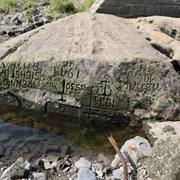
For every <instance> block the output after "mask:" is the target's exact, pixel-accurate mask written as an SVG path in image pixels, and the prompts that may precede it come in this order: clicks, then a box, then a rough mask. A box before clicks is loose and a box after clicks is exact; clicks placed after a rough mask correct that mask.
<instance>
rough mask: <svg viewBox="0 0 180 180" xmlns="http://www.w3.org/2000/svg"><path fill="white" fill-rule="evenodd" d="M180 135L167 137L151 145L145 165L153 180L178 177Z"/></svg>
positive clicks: (179, 177)
mask: <svg viewBox="0 0 180 180" xmlns="http://www.w3.org/2000/svg"><path fill="white" fill-rule="evenodd" d="M179 142H180V137H179V136H175V137H172V136H171V137H168V138H167V139H166V140H161V141H160V142H159V143H158V144H156V145H155V146H154V147H153V152H152V154H151V155H150V156H149V158H148V160H147V163H146V166H147V172H148V174H149V176H150V178H151V179H153V180H177V179H180V147H179V146H178V144H179Z"/></svg>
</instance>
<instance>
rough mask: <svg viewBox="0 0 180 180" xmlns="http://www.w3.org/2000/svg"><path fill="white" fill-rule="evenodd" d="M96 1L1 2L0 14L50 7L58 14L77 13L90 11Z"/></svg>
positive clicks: (22, 0) (18, 0)
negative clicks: (19, 8) (21, 8)
mask: <svg viewBox="0 0 180 180" xmlns="http://www.w3.org/2000/svg"><path fill="white" fill-rule="evenodd" d="M94 1H95V0H43V1H39V0H1V2H0V12H3V13H4V12H7V11H9V12H14V11H15V10H16V9H17V8H18V7H17V4H19V6H21V7H25V9H26V8H27V9H28V8H31V7H32V6H34V7H39V6H44V5H50V7H51V9H52V11H56V12H57V13H70V12H71V13H76V12H82V11H86V10H88V9H89V7H90V6H91V5H92V4H93V2H94Z"/></svg>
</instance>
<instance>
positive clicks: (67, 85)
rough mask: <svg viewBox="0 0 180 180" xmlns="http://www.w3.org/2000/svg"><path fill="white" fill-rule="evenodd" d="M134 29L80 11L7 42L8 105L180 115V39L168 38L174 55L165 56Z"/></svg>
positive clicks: (123, 115) (110, 115)
mask: <svg viewBox="0 0 180 180" xmlns="http://www.w3.org/2000/svg"><path fill="white" fill-rule="evenodd" d="M167 19H168V18H167ZM171 20H172V21H173V22H174V24H177V22H179V21H178V20H176V19H171ZM167 22H169V19H168V20H167ZM158 23H160V22H158ZM107 24H108V26H107ZM134 27H135V26H134V25H133V23H132V22H130V21H129V20H126V19H123V18H119V17H115V16H112V15H104V14H90V13H79V14H76V15H72V16H70V17H68V18H64V19H60V20H58V21H56V22H53V23H51V24H47V25H44V26H42V27H40V28H38V29H35V30H33V31H31V32H28V33H26V34H23V35H20V36H18V37H16V38H13V39H10V40H8V41H6V42H4V43H1V44H0V59H1V61H0V68H1V69H0V90H1V93H0V103H6V104H14V105H17V104H19V105H23V106H25V107H29V108H34V109H41V110H42V109H43V110H44V111H45V112H50V111H55V112H58V113H61V114H62V115H70V116H74V117H78V118H90V119H104V120H115V121H122V123H123V122H125V123H128V122H129V119H130V117H134V118H135V119H144V118H149V117H154V118H158V119H163V120H172V119H173V120H180V115H179V114H180V113H179V109H180V91H179V89H180V83H179V82H180V76H179V74H178V73H177V71H176V70H175V69H176V68H175V67H173V65H172V64H171V60H172V57H174V60H176V61H178V57H179V53H178V48H179V41H178V39H177V38H176V39H174V38H173V37H169V36H168V37H169V38H170V40H169V41H166V42H164V43H165V44H166V43H167V46H170V44H169V42H172V47H173V48H171V49H173V51H174V55H173V56H172V55H170V56H169V55H166V56H165V55H164V53H162V51H159V49H158V48H154V47H155V46H153V47H152V44H151V43H150V42H149V41H147V40H146V36H145V35H144V34H143V33H142V32H140V31H139V30H137V29H135V28H134ZM160 36H163V37H164V36H167V35H164V33H160V32H159V37H160ZM159 39H160V40H159V41H158V39H156V42H160V43H161V38H159ZM157 49H158V50H157ZM168 52H169V51H168ZM170 52H171V51H170ZM165 54H166V53H165ZM176 67H179V66H176ZM136 109H138V110H139V109H140V110H141V112H143V113H138V116H137V110H136ZM134 112H135V114H134ZM144 113H145V116H144ZM141 114H143V115H142V116H141Z"/></svg>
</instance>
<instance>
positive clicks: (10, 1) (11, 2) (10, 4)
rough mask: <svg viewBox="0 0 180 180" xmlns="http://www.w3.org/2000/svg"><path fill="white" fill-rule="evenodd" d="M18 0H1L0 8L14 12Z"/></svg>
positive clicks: (3, 10)
mask: <svg viewBox="0 0 180 180" xmlns="http://www.w3.org/2000/svg"><path fill="white" fill-rule="evenodd" d="M17 3H18V0H1V1H0V10H1V11H2V12H6V11H7V10H8V11H10V12H12V11H14V9H15V6H16V4H17Z"/></svg>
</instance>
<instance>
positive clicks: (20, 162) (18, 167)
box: [0, 157, 31, 180]
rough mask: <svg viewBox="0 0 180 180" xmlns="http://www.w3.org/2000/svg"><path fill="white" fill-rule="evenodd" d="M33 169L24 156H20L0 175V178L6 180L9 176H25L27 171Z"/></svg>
mask: <svg viewBox="0 0 180 180" xmlns="http://www.w3.org/2000/svg"><path fill="white" fill-rule="evenodd" d="M30 169H31V164H30V163H29V162H28V161H27V160H26V159H23V158H22V157H20V158H18V159H17V161H16V162H15V163H14V164H12V165H11V166H10V167H9V168H7V169H6V170H4V172H3V174H2V175H1V177H0V180H5V179H7V178H9V177H11V178H14V177H18V178H20V177H24V175H25V172H26V171H29V170H30Z"/></svg>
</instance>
